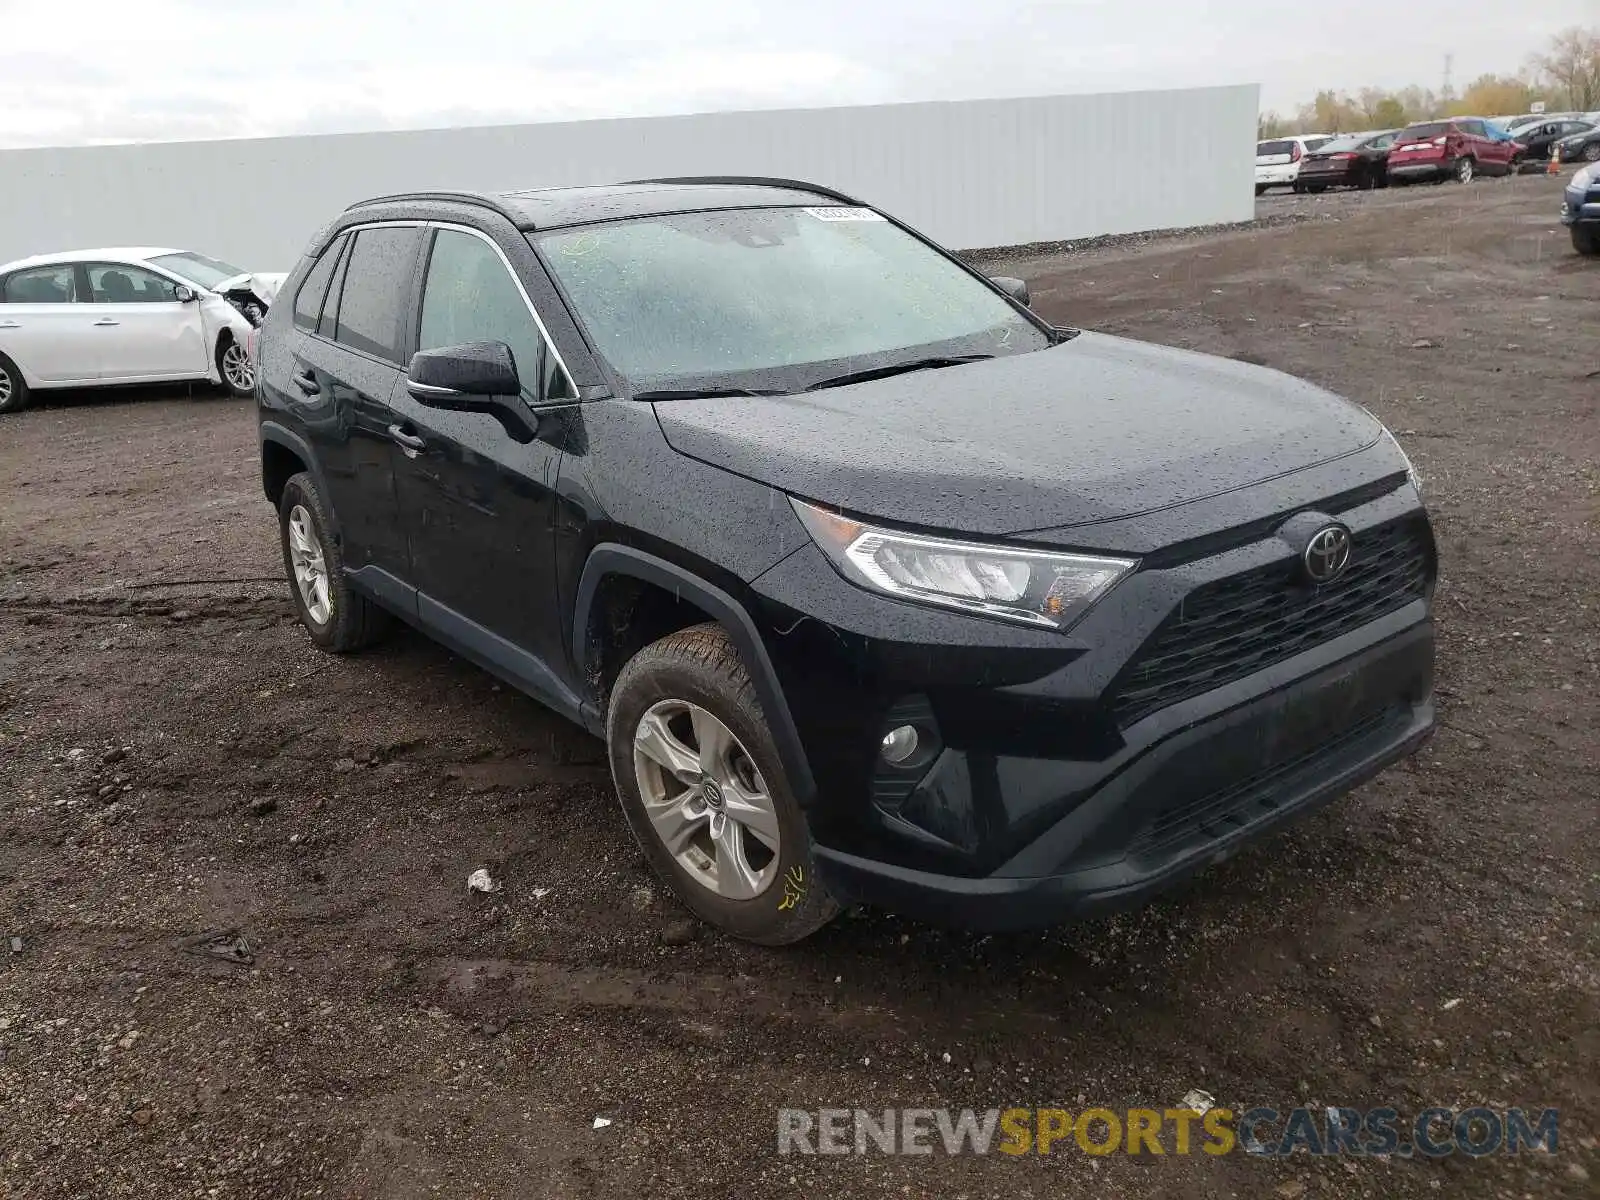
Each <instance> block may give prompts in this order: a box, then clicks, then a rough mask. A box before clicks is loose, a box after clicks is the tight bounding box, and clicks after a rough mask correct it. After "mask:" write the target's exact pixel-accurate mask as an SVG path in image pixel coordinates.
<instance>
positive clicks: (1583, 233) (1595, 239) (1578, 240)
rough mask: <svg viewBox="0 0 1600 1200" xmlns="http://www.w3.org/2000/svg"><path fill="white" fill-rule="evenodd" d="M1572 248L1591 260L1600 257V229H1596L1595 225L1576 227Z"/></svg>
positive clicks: (1573, 233) (1574, 227) (1573, 229)
mask: <svg viewBox="0 0 1600 1200" xmlns="http://www.w3.org/2000/svg"><path fill="white" fill-rule="evenodd" d="M1572 248H1573V249H1574V250H1576V251H1577V252H1578V253H1579V254H1583V255H1587V256H1588V257H1590V258H1594V257H1596V256H1597V255H1600V229H1596V228H1595V227H1594V226H1593V225H1574V226H1573V227H1572Z"/></svg>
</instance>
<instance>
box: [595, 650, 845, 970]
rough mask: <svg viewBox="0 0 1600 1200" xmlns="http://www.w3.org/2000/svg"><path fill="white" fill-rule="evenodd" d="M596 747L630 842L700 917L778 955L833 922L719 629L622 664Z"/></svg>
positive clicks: (800, 819) (744, 682)
mask: <svg viewBox="0 0 1600 1200" xmlns="http://www.w3.org/2000/svg"><path fill="white" fill-rule="evenodd" d="M606 743H607V750H608V752H609V755H610V759H611V777H612V779H613V781H614V782H615V783H616V787H617V794H618V796H619V797H620V798H621V800H622V811H623V813H624V814H625V815H626V817H627V819H628V824H629V826H630V827H631V828H632V830H633V836H634V838H635V839H637V841H638V843H639V846H640V848H641V849H642V850H643V851H644V855H645V858H646V859H648V860H649V862H650V866H651V869H652V870H654V871H655V873H656V875H657V876H659V877H660V878H661V879H662V880H663V881H664V882H665V883H666V884H667V885H668V886H669V887H671V888H672V890H673V892H674V893H675V894H676V895H677V897H678V899H679V900H681V901H682V902H683V903H684V905H685V906H686V907H687V908H689V909H690V911H692V912H693V913H695V915H697V916H698V917H700V918H701V920H703V921H706V922H707V923H709V924H711V925H714V926H716V927H717V928H718V929H721V930H723V931H724V932H726V933H731V934H732V935H733V936H735V937H738V938H743V939H745V940H746V941H751V942H758V943H760V944H762V945H768V946H782V945H787V944H789V943H791V942H797V941H799V940H800V939H801V938H803V937H806V936H808V935H809V934H811V933H814V932H816V930H818V929H820V928H821V927H822V926H823V925H826V924H827V923H828V922H829V921H831V920H832V919H833V918H834V917H835V916H836V915H837V914H838V912H839V905H838V904H837V903H836V902H835V901H834V899H833V897H832V896H831V895H829V893H828V890H827V888H826V887H825V886H823V883H822V880H820V879H818V878H817V872H816V864H815V862H814V860H813V857H812V853H811V835H810V831H809V829H808V828H807V826H806V820H805V816H804V814H803V813H802V812H801V810H800V805H799V803H798V802H797V801H796V800H795V798H794V795H793V794H792V793H791V791H790V790H789V781H788V778H787V776H786V775H785V773H784V769H783V762H782V759H781V757H780V756H779V754H778V749H777V745H776V743H775V742H774V741H773V738H772V733H771V731H770V730H769V729H768V728H767V722H766V718H765V716H764V715H763V713H762V711H761V703H760V701H759V700H758V699H757V698H756V692H755V685H754V683H752V681H751V679H750V675H749V672H748V671H746V669H745V666H744V663H743V662H742V661H741V660H740V658H739V652H738V650H737V649H735V647H734V645H733V642H732V640H731V639H730V638H729V637H728V635H727V633H726V632H725V631H724V630H723V629H722V627H721V626H719V625H715V624H710V625H696V626H694V627H693V628H690V629H684V630H680V631H679V632H677V633H674V634H670V635H669V636H667V637H664V638H662V639H661V640H660V641H658V642H655V643H653V644H652V645H649V646H646V647H645V648H644V649H643V650H641V651H639V653H638V654H636V655H635V656H634V657H633V658H632V659H631V660H629V662H628V663H627V665H626V666H624V667H623V668H622V672H621V674H620V675H618V677H617V682H616V686H615V687H614V688H613V689H612V692H611V703H610V709H609V711H608V713H607V717H606Z"/></svg>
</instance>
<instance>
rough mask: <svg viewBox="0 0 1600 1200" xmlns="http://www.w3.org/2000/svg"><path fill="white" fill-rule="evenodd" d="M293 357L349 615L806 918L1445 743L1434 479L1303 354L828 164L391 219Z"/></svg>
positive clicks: (932, 914)
mask: <svg viewBox="0 0 1600 1200" xmlns="http://www.w3.org/2000/svg"><path fill="white" fill-rule="evenodd" d="M283 295H284V296H285V297H288V298H289V299H288V301H287V302H280V303H279V304H277V305H275V306H274V307H273V308H272V310H271V312H270V313H269V315H268V317H267V321H266V324H265V326H264V327H263V329H262V330H261V334H260V338H259V343H258V345H257V357H258V362H259V371H258V378H259V381H260V382H259V385H258V395H259V403H260V430H261V453H262V469H263V474H264V478H265V486H266V494H267V497H268V498H269V499H270V500H271V501H272V503H273V504H274V505H275V506H276V507H277V510H278V512H279V514H280V518H281V525H282V538H283V554H284V562H285V566H286V568H287V570H288V573H289V576H290V578H291V580H292V582H293V585H294V586H293V593H294V597H295V602H296V604H297V605H298V606H299V611H300V615H301V618H302V620H303V621H304V622H305V625H306V627H307V628H308V629H309V631H310V633H311V637H312V638H313V639H314V640H315V641H316V643H317V644H318V645H319V646H322V647H324V648H325V649H328V650H331V651H334V652H343V651H350V650H354V649H357V648H359V647H360V646H362V645H364V644H366V643H367V642H369V641H370V640H371V639H372V638H373V637H374V636H376V635H377V634H378V633H379V632H380V630H381V628H382V626H383V624H384V622H385V620H386V619H387V618H388V617H390V616H391V615H392V616H398V617H400V618H401V619H403V620H405V621H407V622H409V623H410V624H413V625H415V626H417V627H419V628H421V629H423V630H425V631H427V633H428V634H429V635H431V636H432V637H434V638H437V639H438V640H439V641H440V642H442V643H444V644H445V645H447V646H449V647H450V648H452V649H453V650H455V651H456V652H458V653H459V654H461V655H462V656H464V657H466V658H468V659H471V660H472V661H474V662H476V663H478V664H480V665H482V666H483V667H485V668H486V669H488V670H490V671H492V672H494V673H495V674H497V675H499V676H501V677H502V678H504V679H506V680H508V681H509V682H511V683H512V684H514V685H516V686H517V687H519V688H521V689H522V690H524V691H526V692H527V693H529V694H530V695H533V696H535V697H537V698H538V699H540V700H542V701H544V702H545V703H547V704H549V705H550V706H551V707H552V708H554V709H556V710H557V711H559V712H561V713H563V714H565V715H566V716H568V717H570V718H572V719H573V720H574V721H576V722H578V723H580V724H581V725H583V726H584V727H585V728H587V729H588V730H590V731H591V732H592V733H594V734H595V735H596V736H598V737H603V738H604V739H605V740H606V741H607V743H608V745H609V751H610V761H611V768H612V774H613V778H614V780H615V783H616V788H617V791H618V793H619V795H620V797H621V800H622V805H623V809H624V811H625V812H626V814H627V819H628V821H629V823H630V824H631V826H632V828H633V832H634V834H635V835H636V836H637V838H638V840H639V843H640V845H641V846H642V847H643V850H644V853H645V854H646V856H647V857H648V859H649V861H650V862H651V864H652V866H653V867H654V869H655V870H656V871H657V872H658V873H659V874H660V875H661V877H662V878H663V879H665V880H666V881H667V882H668V883H670V884H671V886H672V888H673V889H674V891H675V892H676V893H677V894H678V896H679V897H680V898H681V899H682V900H683V902H684V903H685V904H687V905H688V906H689V907H690V908H691V909H693V910H694V911H695V912H696V913H697V914H699V915H700V916H701V917H703V918H704V919H706V920H707V921H710V922H712V923H714V924H716V925H717V926H719V927H721V928H722V929H725V930H728V931H730V932H732V933H734V934H737V935H739V936H741V937H745V938H750V939H753V940H756V941H762V942H769V943H781V942H789V941H793V940H795V939H798V938H800V937H803V936H804V935H806V934H807V933H809V932H811V931H812V930H814V929H816V928H817V927H818V926H820V925H821V924H823V923H824V922H825V921H827V920H828V919H829V918H830V917H831V916H832V915H833V914H834V913H835V912H837V911H838V908H839V905H840V904H841V903H845V902H853V901H866V902H872V903H879V904H883V905H886V906H888V907H891V908H894V909H898V910H900V911H902V912H906V913H909V914H913V915H917V916H921V917H924V918H926V919H930V920H936V921H941V922H948V923H952V924H959V925H965V926H969V927H982V928H1004V927H1022V926H1032V925H1039V924H1045V923H1049V922H1053V921H1058V920H1061V919H1064V918H1067V917H1069V916H1072V915H1075V914H1081V913H1088V912H1093V911H1099V910H1103V909H1107V908H1111V907H1116V906H1120V905H1125V904H1129V903H1132V902H1135V901H1138V900H1140V899H1142V898H1144V897H1146V896H1148V895H1149V894H1150V893H1152V892H1153V891H1155V890H1156V889H1158V888H1161V887H1163V886H1166V885H1168V884H1170V883H1172V882H1173V881H1175V880H1177V879H1179V878H1181V877H1183V876H1185V875H1187V874H1189V873H1191V872H1193V871H1195V870H1197V869H1199V868H1201V867H1203V866H1204V865H1206V864H1208V863H1213V862H1217V861H1219V860H1221V859H1223V858H1226V857H1227V856H1228V855H1229V854H1231V853H1233V852H1234V851H1235V850H1236V849H1237V848H1238V847H1239V846H1240V845H1241V844H1242V843H1244V842H1245V841H1247V840H1249V839H1250V838H1253V837H1255V836H1256V835H1258V834H1261V833H1263V832H1265V831H1266V830H1268V829H1271V828H1273V827H1275V826H1278V825H1280V824H1282V823H1283V822H1284V821H1286V820H1288V819H1289V818H1291V817H1293V816H1296V815H1298V814H1300V813H1304V812H1306V811H1308V810H1310V809H1312V808H1315V807H1316V806H1318V805H1320V804H1322V803H1324V802H1326V801H1328V800H1331V799H1332V798H1334V797H1335V796H1337V795H1339V794H1341V793H1343V792H1345V791H1347V790H1348V789H1349V788H1351V787H1352V786H1354V785H1355V784H1357V783H1359V782H1361V781H1362V780H1364V779H1366V778H1368V777H1369V776H1371V775H1372V774H1374V773H1375V772H1377V771H1378V770H1379V769H1380V768H1382V767H1383V766H1385V765H1386V764H1388V763H1391V762H1393V761H1395V760H1396V759H1398V758H1400V757H1401V756H1403V755H1405V754H1408V753H1410V752H1411V751H1412V750H1413V749H1415V748H1416V747H1417V745H1418V744H1419V743H1420V742H1421V741H1422V740H1423V739H1424V738H1425V737H1426V736H1427V735H1428V734H1429V732H1430V731H1431V728H1432V724H1433V708H1432V703H1431V690H1432V674H1433V630H1432V622H1431V604H1432V595H1433V587H1434V579H1435V574H1436V566H1435V550H1434V541H1433V535H1432V532H1431V530H1430V527H1429V523H1428V518H1427V515H1426V513H1425V511H1424V509H1423V505H1422V499H1421V496H1420V494H1419V491H1418V488H1417V484H1416V480H1415V479H1414V477H1413V475H1412V473H1411V468H1410V463H1409V462H1408V461H1407V459H1406V456H1405V455H1404V453H1402V451H1401V449H1400V447H1399V446H1398V445H1396V443H1395V441H1394V439H1393V438H1392V437H1390V436H1389V435H1388V433H1387V432H1386V431H1385V430H1384V428H1383V426H1382V425H1381V424H1379V422H1378V421H1377V420H1376V419H1375V418H1373V417H1372V416H1371V415H1370V414H1369V413H1367V412H1366V411H1365V410H1363V409H1361V408H1359V407H1358V406H1356V405H1354V404H1351V403H1349V402H1347V401H1344V400H1341V399H1339V398H1338V397H1336V396H1333V395H1330V394H1329V393H1327V392H1325V391H1322V390H1320V389H1319V388H1316V387H1313V386H1311V385H1309V384H1306V383H1303V382H1300V381H1298V380H1295V379H1292V378H1290V377H1288V376H1286V375H1281V374H1279V373H1277V372H1275V371H1270V370H1265V369H1262V368H1259V367H1253V366H1248V365H1245V364H1243V363H1239V362H1234V361H1230V360H1226V359H1218V358H1211V357H1207V356H1205V355H1200V354H1193V353H1188V352H1185V351H1182V350H1173V349H1167V348H1165V347H1160V346H1153V345H1146V344H1142V343H1139V342H1132V341H1126V340H1123V339H1121V338H1115V337H1108V336H1104V335H1100V334H1095V333H1088V332H1077V331H1073V330H1063V329H1057V328H1053V327H1051V326H1050V325H1048V324H1046V323H1045V322H1044V321H1042V320H1040V319H1039V318H1038V317H1037V316H1035V315H1034V314H1033V313H1032V312H1031V311H1030V310H1029V309H1028V307H1027V291H1026V288H1025V287H1024V286H1023V284H1022V283H1021V282H1020V281H1017V280H990V279H986V278H985V277H983V276H982V275H980V274H977V273H976V272H974V271H973V270H972V269H971V268H970V267H968V266H966V265H964V264H963V263H962V262H960V261H959V260H957V259H956V258H954V257H952V256H951V255H950V254H948V253H946V252H945V251H943V250H941V249H939V248H938V247H937V246H935V245H933V244H932V243H931V242H929V241H928V240H927V239H925V238H923V237H921V236H920V235H918V234H916V233H915V232H913V231H912V230H910V229H908V228H907V227H906V226H904V225H902V224H901V223H900V222H898V221H896V220H894V219H893V218H892V217H889V216H886V215H885V214H883V213H880V212H878V211H876V210H874V209H872V208H870V207H868V206H866V205H863V204H861V203H860V202H858V201H856V200H852V199H850V198H849V197H846V196H843V195H839V194H837V193H835V192H831V191H827V190H824V189H822V188H817V187H813V186H811V185H809V184H801V183H795V182H791V181H784V180H762V179H681V180H654V181H647V182H640V183H631V184H624V185H618V186H612V187H583V188H558V189H550V190H541V191H529V192H514V193H509V194H504V195H493V196H490V195H466V194H454V193H449V194H444V193H436V194H419V195H407V196H390V197H385V198H383V199H379V200H372V201H368V202H366V203H363V204H358V205H356V206H355V207H353V208H351V209H349V210H348V211H347V212H345V213H344V214H342V215H341V216H340V217H338V219H336V220H335V221H334V222H333V223H332V224H331V225H329V226H328V227H327V228H326V229H324V230H323V231H322V232H321V233H320V234H318V235H317V237H316V239H315V240H314V241H313V242H312V244H311V246H310V249H309V250H308V251H307V254H306V256H305V258H304V259H302V260H301V262H300V263H299V265H298V266H297V267H296V268H295V270H294V272H293V274H292V275H291V276H290V277H289V279H288V281H287V282H286V284H285V285H284V289H283Z"/></svg>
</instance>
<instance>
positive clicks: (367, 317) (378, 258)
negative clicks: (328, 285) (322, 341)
mask: <svg viewBox="0 0 1600 1200" xmlns="http://www.w3.org/2000/svg"><path fill="white" fill-rule="evenodd" d="M417 234H418V231H417V230H416V229H414V228H410V227H398V226H378V227H376V228H372V229H362V230H360V231H359V232H357V233H356V240H355V244H354V245H352V246H351V247H350V262H349V265H348V266H347V267H346V268H345V273H344V287H343V288H342V289H341V290H340V293H339V325H338V329H337V330H336V331H335V333H334V335H333V336H334V340H335V341H337V342H339V343H340V344H341V345H344V346H349V347H350V348H351V349H352V350H362V351H365V352H366V353H368V354H375V355H377V356H378V357H379V358H386V359H389V360H390V361H391V362H398V361H399V360H400V314H401V313H402V312H403V311H404V310H405V307H406V301H407V298H408V296H409V294H410V291H411V277H412V271H413V270H414V269H415V267H416V248H417Z"/></svg>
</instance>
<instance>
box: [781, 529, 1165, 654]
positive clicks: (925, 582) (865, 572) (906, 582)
mask: <svg viewBox="0 0 1600 1200" xmlns="http://www.w3.org/2000/svg"><path fill="white" fill-rule="evenodd" d="M791 503H792V504H793V505H794V511H795V514H796V515H797V516H798V517H799V518H800V520H801V522H802V523H803V524H804V525H805V527H806V529H807V530H808V531H809V532H810V534H811V536H812V538H813V539H814V540H815V541H816V543H817V545H818V546H819V547H821V549H822V552H823V553H824V554H826V555H827V556H828V560H829V561H830V562H831V563H833V565H834V567H835V568H837V569H838V571H839V573H840V574H841V575H843V576H844V577H845V578H846V579H848V580H849V581H850V582H851V583H854V584H858V585H859V586H861V587H864V588H869V589H871V590H872V591H875V592H883V593H886V594H888V595H890V596H895V597H898V598H900V599H902V600H913V601H917V602H919V603H922V604H936V605H939V606H940V607H943V608H956V609H960V610H962V611H963V612H971V613H979V614H981V615H983V616H988V617H999V618H1001V619H1003V620H1007V621H1019V622H1021V623H1022V624H1025V625H1040V626H1044V627H1046V628H1050V629H1066V628H1067V627H1068V626H1069V625H1071V624H1072V623H1073V622H1074V621H1076V620H1077V619H1078V618H1079V617H1081V616H1083V614H1084V613H1085V612H1087V611H1088V610H1089V606H1090V605H1092V604H1093V603H1094V602H1095V601H1096V600H1098V599H1099V598H1100V597H1101V596H1103V595H1105V594H1106V592H1108V591H1110V590H1111V588H1112V587H1113V586H1114V585H1115V584H1116V583H1117V581H1118V580H1120V579H1121V578H1122V577H1123V576H1124V575H1126V574H1128V572H1130V571H1132V570H1133V569H1134V567H1135V566H1137V565H1138V563H1137V561H1136V560H1134V559H1126V558H1100V557H1097V556H1093V555H1086V554H1057V553H1055V552H1053V551H1049V550H1023V549H1019V548H1014V547H1011V546H986V545H983V544H981V543H974V542H961V541H955V540H953V539H950V538H938V537H924V536H922V535H920V534H912V533H901V532H899V531H897V530H893V529H880V528H877V527H874V526H871V525H866V524H863V523H862V522H860V521H856V520H853V519H851V518H849V517H845V516H841V515H839V514H838V513H834V512H829V511H828V510H827V509H825V508H818V507H816V506H815V505H812V504H807V503H806V502H805V501H803V500H794V499H793V498H791Z"/></svg>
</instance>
